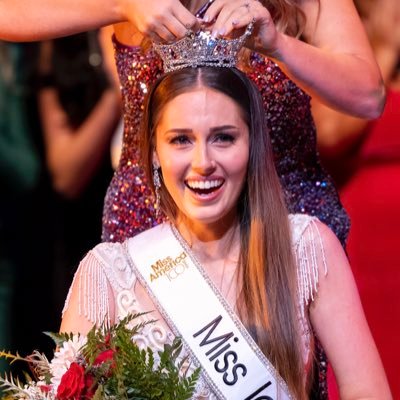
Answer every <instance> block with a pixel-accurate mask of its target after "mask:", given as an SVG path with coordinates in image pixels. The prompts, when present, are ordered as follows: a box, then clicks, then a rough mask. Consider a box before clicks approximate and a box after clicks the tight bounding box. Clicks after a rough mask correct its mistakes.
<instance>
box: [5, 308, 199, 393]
mask: <svg viewBox="0 0 400 400" xmlns="http://www.w3.org/2000/svg"><path fill="white" fill-rule="evenodd" d="M140 316H142V314H135V315H130V316H128V317H126V318H125V319H123V320H122V321H121V322H120V323H118V324H116V325H113V326H111V327H107V326H101V327H93V328H92V329H91V330H90V332H89V333H88V335H87V336H83V335H73V334H65V333H60V334H53V333H51V334H50V333H48V335H49V336H51V337H52V338H53V340H54V341H55V343H56V345H57V351H56V352H55V353H54V357H53V359H52V360H51V361H48V359H47V358H46V356H45V355H43V354H41V353H39V352H38V351H35V352H34V353H33V354H31V355H29V356H27V357H21V356H20V355H19V354H16V355H14V354H11V353H9V352H4V351H3V352H0V356H1V357H4V358H7V359H9V360H11V363H14V362H16V361H25V362H27V363H28V365H29V367H30V370H31V374H27V373H26V374H25V378H24V379H23V380H22V378H14V377H13V376H12V375H8V376H7V375H6V376H4V377H1V378H0V387H1V388H2V390H3V392H4V393H5V397H2V399H3V400H5V399H7V400H8V399H29V400H87V399H93V400H100V399H110V400H111V399H118V400H120V399H121V400H123V399H127V400H147V399H148V400H153V399H154V400H184V399H190V398H191V397H192V395H193V392H194V390H195V386H196V382H197V380H198V378H199V374H200V369H199V368H197V369H195V370H194V372H193V373H192V374H190V376H189V374H188V373H187V371H188V365H187V359H185V358H182V356H181V352H182V342H181V340H180V339H175V340H174V341H173V343H172V344H166V345H165V346H164V350H163V351H159V352H158V353H157V354H154V352H153V350H152V349H150V348H146V349H140V348H139V347H138V346H137V344H136V343H135V341H134V340H132V338H133V337H134V336H135V335H136V334H138V333H140V332H141V330H142V329H143V328H144V326H145V325H146V324H147V323H149V322H146V323H139V324H136V325H134V326H133V327H131V325H132V321H133V320H134V319H135V318H138V317H140Z"/></svg>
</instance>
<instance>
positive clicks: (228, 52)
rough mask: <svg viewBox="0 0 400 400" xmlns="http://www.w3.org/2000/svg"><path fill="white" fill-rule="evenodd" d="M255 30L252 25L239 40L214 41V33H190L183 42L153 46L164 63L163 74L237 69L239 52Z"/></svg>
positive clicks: (224, 39)
mask: <svg viewBox="0 0 400 400" xmlns="http://www.w3.org/2000/svg"><path fill="white" fill-rule="evenodd" d="M252 31H253V24H252V23H251V24H249V25H248V26H247V28H246V30H245V32H244V33H243V34H242V35H241V36H240V37H238V38H235V39H226V38H214V37H213V36H212V35H211V32H209V31H204V30H200V31H197V32H193V31H190V30H189V31H188V32H187V33H186V35H185V37H183V38H182V39H180V40H178V41H176V42H172V43H167V44H161V43H154V44H153V45H154V49H155V51H156V52H157V53H158V54H159V56H160V57H161V59H162V60H163V65H164V72H171V71H175V70H178V69H182V68H187V67H192V68H195V67H207V66H211V67H227V68H231V67H235V66H236V64H237V60H238V54H239V51H240V49H241V48H242V47H243V46H244V43H245V41H246V39H247V37H248V36H250V35H251V33H252Z"/></svg>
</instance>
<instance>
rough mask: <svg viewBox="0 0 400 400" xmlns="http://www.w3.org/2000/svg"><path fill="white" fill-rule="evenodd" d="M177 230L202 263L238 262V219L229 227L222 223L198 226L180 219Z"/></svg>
mask: <svg viewBox="0 0 400 400" xmlns="http://www.w3.org/2000/svg"><path fill="white" fill-rule="evenodd" d="M177 228H178V230H179V232H180V234H181V235H182V237H183V238H184V239H185V240H186V241H187V243H188V244H189V245H190V247H191V249H192V251H193V252H194V254H195V255H196V257H197V258H198V259H199V261H200V262H201V263H206V264H209V263H213V262H215V261H220V260H222V259H224V260H231V261H233V260H236V262H237V260H238V255H239V249H240V227H239V223H238V222H237V219H235V220H233V221H232V222H231V223H230V224H228V225H227V224H223V223H221V222H216V223H213V224H198V223H194V222H192V221H188V220H187V219H185V218H180V219H178V221H177Z"/></svg>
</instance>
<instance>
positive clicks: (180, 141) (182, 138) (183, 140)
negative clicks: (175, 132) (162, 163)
mask: <svg viewBox="0 0 400 400" xmlns="http://www.w3.org/2000/svg"><path fill="white" fill-rule="evenodd" d="M170 143H171V144H177V145H184V144H188V143H190V140H189V138H188V137H187V136H186V135H179V136H175V137H173V138H172V139H171V140H170Z"/></svg>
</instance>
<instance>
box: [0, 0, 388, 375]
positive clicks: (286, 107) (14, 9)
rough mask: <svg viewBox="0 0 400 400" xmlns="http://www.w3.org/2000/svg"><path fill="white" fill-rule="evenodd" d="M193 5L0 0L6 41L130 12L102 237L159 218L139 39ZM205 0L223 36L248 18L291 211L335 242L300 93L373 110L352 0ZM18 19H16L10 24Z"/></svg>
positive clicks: (171, 28)
mask: <svg viewBox="0 0 400 400" xmlns="http://www.w3.org/2000/svg"><path fill="white" fill-rule="evenodd" d="M203 5H204V1H185V2H182V3H181V2H179V1H178V0H167V1H163V2H161V3H160V2H159V1H157V0H148V1H146V2H142V1H137V0H108V1H105V2H103V3H102V7H98V2H95V1H93V0H85V2H75V3H71V2H70V1H64V0H60V1H58V2H48V1H43V2H42V3H41V7H40V9H38V4H37V2H30V1H29V0H28V1H23V2H19V1H15V2H13V3H7V4H6V3H5V2H4V1H3V2H1V3H0V18H1V20H0V36H1V37H5V38H7V39H9V40H21V39H24V40H26V39H37V38H38V37H42V36H45V35H49V34H51V35H54V34H58V35H65V34H69V33H71V32H73V31H77V30H82V29H87V28H90V27H93V26H97V25H99V24H109V23H116V22H121V21H130V23H128V24H127V23H125V24H117V25H116V26H115V38H116V45H115V46H116V60H117V66H118V69H119V74H120V80H121V86H122V93H123V101H124V117H125V128H124V132H125V134H124V145H123V150H122V156H121V161H120V165H119V168H118V170H117V172H116V174H115V176H114V178H113V181H112V183H111V185H110V187H109V190H108V193H107V196H106V199H105V208H104V217H103V239H104V240H106V241H109V240H110V241H123V240H124V239H125V238H127V237H130V236H132V235H134V234H136V233H138V232H140V231H142V230H144V229H147V228H149V227H151V226H154V225H155V224H157V223H159V222H161V221H162V218H161V217H158V218H157V217H156V216H155V211H154V199H153V197H152V195H151V191H150V189H149V187H148V185H147V181H146V177H145V175H144V172H143V170H142V168H141V165H140V154H139V150H138V146H137V141H138V138H137V133H138V127H139V123H140V120H141V116H142V105H143V96H144V94H145V93H146V91H147V90H148V87H149V85H150V84H151V83H152V82H153V81H154V80H155V79H156V77H157V76H159V74H160V70H161V63H160V60H159V58H158V57H157V56H156V55H155V54H154V53H153V52H151V51H149V52H143V51H142V49H141V47H140V45H141V44H142V42H143V38H144V37H150V38H152V39H154V40H174V39H178V38H181V37H183V36H184V35H185V33H186V32H187V29H188V28H193V29H196V28H197V27H198V25H199V21H198V20H197V19H196V18H195V15H194V14H195V13H196V11H197V10H199V9H200V8H201V7H202V6H203ZM209 5H210V7H209V9H208V10H207V11H206V12H205V13H202V16H203V23H204V22H205V23H206V24H207V25H210V24H208V23H207V21H209V22H210V23H211V25H210V26H209V28H210V29H214V33H215V34H216V35H228V34H229V33H230V32H231V30H232V28H235V30H237V29H241V28H242V27H244V26H246V25H247V24H248V23H249V22H250V21H252V20H253V19H254V21H255V26H256V29H255V33H256V35H255V39H254V40H252V41H250V42H249V46H250V48H251V49H252V50H255V51H256V52H258V53H259V54H256V53H253V54H252V55H251V56H250V57H249V58H250V59H249V60H248V62H247V63H245V68H244V69H246V71H248V73H249V76H250V77H251V78H252V79H253V80H254V81H255V82H256V84H257V86H258V87H259V89H260V91H261V92H262V96H263V100H264V105H265V112H266V116H267V124H268V127H269V129H270V132H271V135H272V144H273V151H274V155H275V159H276V166H277V169H278V174H279V177H280V179H281V183H282V184H283V187H284V192H285V198H286V202H287V206H288V208H289V210H290V211H291V212H301V213H306V214H309V215H316V216H318V217H319V218H320V219H321V220H322V221H324V222H325V223H326V224H328V225H329V226H330V227H331V228H332V229H333V231H334V232H335V233H336V235H337V236H338V237H339V239H340V240H341V242H342V243H343V244H344V242H345V240H346V236H347V232H348V226H349V222H348V218H347V216H346V213H345V212H344V210H343V208H342V206H341V204H340V202H339V200H338V197H337V194H336V191H335V189H334V187H333V184H332V182H331V180H330V179H329V177H328V176H327V175H326V173H325V172H324V171H323V169H322V168H321V165H320V163H319V160H318V155H317V152H316V144H315V142H316V140H315V128H314V124H313V120H312V116H311V112H310V98H309V95H308V94H307V93H309V94H312V95H315V96H318V97H320V98H321V99H322V100H324V101H325V102H327V103H328V104H330V105H333V106H335V107H337V108H339V109H341V110H343V111H346V112H349V113H352V114H356V115H359V116H364V117H367V118H374V117H376V116H378V115H379V114H380V112H381V110H382V106H383V103H384V89H383V85H382V82H381V78H380V74H379V70H378V68H377V66H376V63H375V61H374V58H373V55H372V52H371V50H370V47H369V44H368V41H367V39H366V36H365V34H364V31H363V28H362V25H361V23H360V20H359V18H358V15H357V13H356V11H355V9H354V6H353V3H352V1H351V0H338V1H335V2H332V1H330V0H319V1H318V0H305V1H301V2H300V1H295V0H291V1H283V0H279V1H274V2H272V1H263V2H258V1H254V0H250V1H249V0H240V1H239V0H235V1H232V0H215V1H214V2H209ZM184 6H187V7H188V9H186V8H185V7H184ZM188 10H189V11H188ZM3 20H4V21H3ZM19 20H20V21H23V26H21V24H18V23H15V21H19ZM11 21H12V23H10V22H11ZM38 21H39V23H38ZM49 21H51V22H49ZM3 22H4V23H3ZM300 37H301V39H302V40H299V38H300ZM260 54H261V55H260ZM265 56H266V57H265ZM246 64H247V65H246ZM360 70H362V71H363V73H362V74H361V73H360ZM327 77H329V79H327ZM302 89H304V90H305V91H303V90H302ZM323 362H324V360H323ZM321 365H322V364H321ZM322 375H323V373H322Z"/></svg>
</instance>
